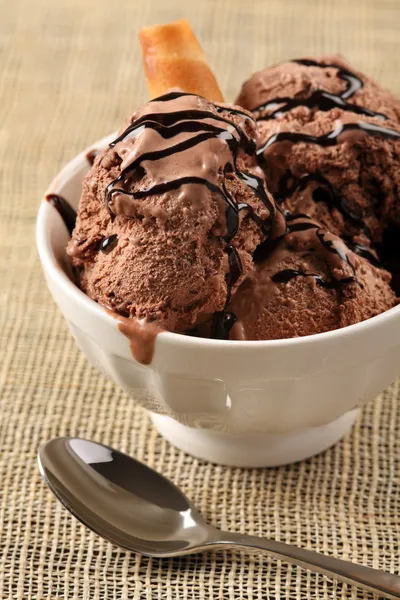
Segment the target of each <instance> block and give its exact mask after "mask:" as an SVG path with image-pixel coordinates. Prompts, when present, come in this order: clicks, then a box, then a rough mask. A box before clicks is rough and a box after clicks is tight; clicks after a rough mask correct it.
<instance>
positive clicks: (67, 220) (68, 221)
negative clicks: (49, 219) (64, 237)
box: [45, 194, 76, 235]
mask: <svg viewBox="0 0 400 600" xmlns="http://www.w3.org/2000/svg"><path fill="white" fill-rule="evenodd" d="M45 199H46V200H47V202H50V204H52V205H53V206H54V208H56V209H57V211H58V213H59V215H60V217H61V218H62V220H63V221H64V224H65V226H66V228H67V229H68V232H69V234H70V235H71V234H72V232H73V230H74V227H75V223H76V211H75V210H74V209H73V208H72V206H71V205H70V203H69V202H68V201H67V200H66V199H65V198H63V197H62V196H60V195H59V194H47V196H46V198H45Z"/></svg>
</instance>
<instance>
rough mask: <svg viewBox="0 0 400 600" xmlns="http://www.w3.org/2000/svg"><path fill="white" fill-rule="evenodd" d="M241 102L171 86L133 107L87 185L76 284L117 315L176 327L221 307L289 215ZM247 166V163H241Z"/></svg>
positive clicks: (223, 328)
mask: <svg viewBox="0 0 400 600" xmlns="http://www.w3.org/2000/svg"><path fill="white" fill-rule="evenodd" d="M254 152H255V123H254V120H253V118H252V116H251V115H250V114H249V113H247V112H246V111H243V110H240V109H239V108H238V107H234V106H229V105H225V104H216V103H211V102H209V101H207V100H205V99H203V98H201V97H199V96H196V95H192V94H185V93H182V92H172V93H169V94H166V95H165V96H162V97H160V98H157V99H155V100H153V101H151V102H149V103H147V104H146V105H144V106H143V107H141V108H140V109H139V110H138V111H137V112H136V113H135V114H134V115H133V117H132V118H131V119H130V120H129V122H128V124H127V126H126V128H125V129H124V131H122V132H121V133H120V134H119V135H118V137H117V139H116V140H115V141H114V142H113V143H112V144H110V147H109V148H107V149H106V150H105V151H104V152H103V153H102V154H100V155H99V156H98V157H97V158H96V159H95V162H94V165H93V167H92V169H91V170H90V171H89V173H88V175H87V177H86V178H85V181H84V184H83V192H82V196H81V200H80V205H79V211H78V218H77V223H76V227H75V230H74V232H73V235H72V239H71V241H70V243H69V246H68V253H69V255H70V256H71V258H72V261H73V263H74V265H75V266H76V267H77V268H78V269H79V273H80V285H81V288H82V289H83V290H84V291H85V292H86V293H87V294H88V295H89V296H90V297H91V298H93V299H94V300H96V301H97V302H99V303H101V304H102V305H104V306H106V307H109V308H110V309H112V310H114V311H116V312H118V313H119V314H121V315H123V316H128V317H135V318H136V319H145V320H147V321H157V322H158V323H160V324H161V325H162V326H163V327H164V328H165V329H168V330H170V331H176V332H184V331H186V330H188V329H191V328H192V327H194V326H195V325H197V324H198V323H201V322H202V321H203V320H207V319H209V318H210V315H215V318H214V321H215V323H214V329H215V331H216V334H215V335H218V336H220V337H228V335H229V327H230V326H229V324H228V323H226V320H225V319H224V309H225V307H226V304H227V302H228V301H229V298H230V295H231V294H232V293H233V292H234V291H235V289H236V288H237V287H238V285H240V283H241V282H242V281H243V280H244V278H245V277H246V276H248V275H249V274H250V272H251V271H252V270H253V269H254V264H253V258H252V254H253V252H254V250H255V248H257V246H259V244H260V243H262V242H264V241H265V240H266V239H269V237H276V236H278V235H281V234H282V232H283V231H284V230H285V219H284V217H283V215H282V213H281V212H280V210H277V209H276V206H275V203H274V201H273V199H272V197H271V195H270V194H269V192H268V191H267V189H266V187H265V182H264V180H263V178H262V176H261V172H260V171H259V169H258V167H257V166H256V164H255V160H254ZM252 163H253V166H252V167H251V166H250V167H249V166H248V165H249V164H252Z"/></svg>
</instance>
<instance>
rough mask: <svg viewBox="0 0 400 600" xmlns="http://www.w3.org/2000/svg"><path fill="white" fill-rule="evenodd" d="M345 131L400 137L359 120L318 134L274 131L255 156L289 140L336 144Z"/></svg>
mask: <svg viewBox="0 0 400 600" xmlns="http://www.w3.org/2000/svg"><path fill="white" fill-rule="evenodd" d="M347 131H361V132H363V133H366V134H368V135H372V136H375V137H379V136H380V137H384V138H386V139H400V133H398V132H397V131H395V130H394V129H389V128H388V127H381V126H380V125H375V124H374V123H365V122H363V121H359V122H358V123H345V124H343V123H342V124H340V125H339V126H338V127H336V129H333V130H332V131H330V132H329V133H326V134H324V135H320V136H315V135H307V134H305V133H293V132H290V131H282V132H280V133H274V134H273V135H271V136H270V137H269V138H268V140H267V141H266V142H265V144H263V145H262V146H261V147H260V148H258V149H257V156H258V157H261V156H262V155H263V154H264V152H265V151H266V150H268V148H270V147H271V146H272V145H273V144H277V143H278V142H291V143H292V144H296V143H298V142H305V143H306V144H318V146H323V147H325V148H326V147H328V146H336V145H337V143H338V141H339V137H340V136H341V135H342V134H343V133H345V132H347Z"/></svg>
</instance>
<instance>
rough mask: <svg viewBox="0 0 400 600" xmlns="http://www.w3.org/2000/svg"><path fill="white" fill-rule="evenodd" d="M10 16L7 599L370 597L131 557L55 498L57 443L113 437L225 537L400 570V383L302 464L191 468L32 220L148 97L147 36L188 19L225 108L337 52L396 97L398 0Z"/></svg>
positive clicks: (4, 223)
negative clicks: (46, 265)
mask: <svg viewBox="0 0 400 600" xmlns="http://www.w3.org/2000/svg"><path fill="white" fill-rule="evenodd" d="M0 11H1V12H0V53H1V54H0V57H1V58H0V60H1V64H0V90H1V91H0V111H1V122H0V171H1V179H0V187H1V194H0V321H1V323H0V384H1V388H0V498H1V503H0V536H1V537H0V600H6V599H11V598H12V599H18V600H22V599H24V600H26V599H35V600H41V599H51V600H54V599H61V598H63V599H79V600H81V599H84V600H87V599H104V600H105V599H107V600H110V599H117V598H118V599H128V598H129V599H131V598H132V599H165V600H172V599H183V598H188V599H193V600H200V599H203V598H204V599H208V598H226V599H242V598H243V599H254V600H255V599H264V598H270V599H273V598H281V599H283V598H290V599H300V598H302V599H303V598H304V599H306V598H307V599H308V598H318V599H321V600H322V599H328V598H356V597H357V598H362V597H363V594H362V593H360V592H358V593H357V592H356V590H355V589H353V588H350V587H348V586H343V585H339V584H338V585H335V584H332V583H330V582H328V581H327V580H326V579H324V578H323V577H316V576H315V575H310V574H307V573H305V572H304V571H301V570H299V569H296V568H290V567H287V566H286V565H285V564H282V565H281V564H277V563H275V562H274V561H269V560H267V559H265V558H264V559H263V560H261V559H259V558H257V557H253V558H248V557H247V556H245V555H243V556H242V555H239V556H235V557H232V556H231V555H230V554H229V553H226V554H219V555H217V556H215V557H212V556H210V555H208V556H197V557H192V558H187V559H182V560H173V561H164V562H161V561H155V560H154V561H152V560H149V559H147V558H142V557H140V556H135V555H133V554H130V553H128V552H125V551H120V550H118V549H117V548H114V547H112V546H111V545H108V544H106V543H105V542H103V541H102V540H100V539H99V538H98V537H97V536H96V535H94V534H91V533H90V532H89V531H88V530H86V529H85V528H84V527H83V526H81V525H80V524H79V523H78V522H77V521H76V520H74V519H73V518H72V517H71V516H70V515H69V514H68V513H67V512H66V511H65V510H64V509H62V508H61V506H60V505H59V504H58V503H57V502H56V501H55V500H54V498H53V497H52V495H51V494H50V493H49V492H48V490H47V489H46V488H45V486H44V484H42V482H41V480H40V476H39V473H38V470H37V467H36V451H37V448H38V446H39V445H40V444H41V443H42V442H44V441H45V440H47V439H49V438H50V437H52V436H56V435H68V434H73V435H79V436H85V437H89V438H93V439H96V440H101V441H103V442H105V443H107V444H112V445H115V446H116V447H117V448H121V449H122V450H124V451H127V452H129V453H131V454H133V455H135V456H137V457H138V458H139V459H142V460H144V461H146V462H148V463H149V464H150V465H152V466H154V467H156V468H157V469H159V470H160V471H162V472H163V473H164V474H165V475H166V476H168V477H171V478H172V479H173V480H174V481H175V482H176V483H178V484H179V485H181V486H182V488H183V489H184V490H185V491H186V492H187V493H188V495H189V496H190V497H191V498H193V500H194V501H195V502H196V503H197V504H198V506H199V507H200V509H201V511H202V513H203V514H204V516H205V517H207V518H208V519H209V520H210V521H211V522H213V523H214V524H216V525H220V526H222V527H227V528H230V529H232V530H236V531H248V532H250V533H256V534H262V535H271V536H274V537H276V538H277V539H281V540H285V541H287V542H293V543H297V544H300V545H301V546H304V547H309V548H313V549H316V550H319V551H321V552H325V553H327V554H332V555H335V556H340V557H344V558H351V559H354V560H355V561H359V562H361V563H364V564H366V565H373V566H375V567H377V568H384V569H387V570H392V571H395V572H400V558H399V550H400V549H399V540H400V475H399V468H400V447H399V442H398V429H399V426H400V408H399V403H398V398H399V394H400V390H399V387H398V385H394V386H393V387H392V388H391V389H390V390H388V391H387V392H386V393H385V394H383V396H382V397H381V398H379V399H378V400H377V401H376V402H374V403H372V404H371V405H370V406H368V407H367V408H365V410H364V411H363V413H362V415H361V418H360V419H359V421H358V423H357V425H356V427H355V429H354V431H353V433H352V434H351V435H350V436H349V437H347V439H345V440H344V441H343V442H342V443H340V444H339V445H338V446H336V448H333V449H332V450H330V451H328V452H326V453H325V454H323V455H321V456H318V457H316V458H314V459H312V460H309V461H306V462H303V463H301V464H298V465H293V466H288V467H283V468H279V469H271V470H263V469H258V470H241V469H228V468H223V467H216V466H212V465H209V464H205V463H202V462H200V461H197V460H194V459H192V458H190V457H188V456H185V455H184V454H182V453H181V452H179V451H177V450H175V449H174V448H172V447H171V446H169V445H168V444H167V443H166V442H164V441H163V440H162V439H160V437H159V436H158V435H157V434H156V433H155V431H154V430H153V428H152V427H151V425H150V423H149V420H148V418H147V416H146V414H145V413H144V412H143V411H142V410H141V409H139V408H136V407H135V405H134V403H133V402H132V401H130V400H128V398H127V397H126V396H125V395H124V394H122V393H121V392H120V391H119V390H118V389H117V388H116V387H115V386H114V385H113V384H112V383H111V382H109V381H106V380H105V379H104V378H103V377H102V376H100V375H99V374H98V373H97V372H96V371H94V369H92V368H91V367H89V366H88V364H87V363H86V361H85V359H84V358H83V356H82V355H81V354H80V353H79V351H78V350H77V348H76V347H75V345H74V343H73V341H72V339H71V337H70V335H69V333H68V331H67V328H66V326H65V323H64V322H63V320H62V318H61V316H60V314H59V313H58V311H57V309H56V307H55V305H54V304H53V302H52V300H51V298H50V296H49V294H48V292H47V290H46V287H45V284H44V280H43V278H42V275H41V271H40V268H39V264H38V259H37V256H36V250H35V243H34V223H35V215H36V211H37V207H38V203H39V201H40V197H41V194H42V192H43V190H45V188H46V187H47V184H48V183H49V181H50V179H51V178H52V177H53V175H54V174H55V173H56V172H57V170H58V169H59V168H60V166H61V165H63V163H65V162H66V161H67V160H68V159H70V158H71V157H72V156H74V154H75V153H76V152H77V151H78V150H80V149H82V148H83V147H85V146H86V145H88V144H89V143H91V142H92V141H94V140H96V139H97V138H99V137H101V136H103V135H105V134H107V133H109V132H110V131H113V130H114V129H116V128H117V126H118V125H119V124H120V123H121V121H122V119H123V118H124V117H125V116H126V115H128V114H129V113H130V112H131V111H132V110H133V108H134V107H135V106H136V105H137V104H138V103H139V102H140V101H142V100H144V99H145V98H146V89H145V84H144V80H143V77H142V72H141V65H140V59H139V49H138V45H137V42H136V38H137V31H138V29H139V28H140V27H141V26H143V25H145V24H151V23H154V22H162V21H168V20H173V19H176V18H179V17H181V16H187V17H188V18H190V20H191V22H192V23H193V26H194V28H195V30H196V32H197V33H198V35H199V37H200V39H201V41H202V43H203V45H204V48H205V50H206V53H207V55H208V57H209V59H210V62H211V64H212V66H213V68H214V69H215V72H216V75H217V77H218V79H219V81H220V84H221V87H222V89H223V91H224V93H225V95H226V98H228V99H231V98H233V97H234V95H235V93H236V92H237V90H238V88H239V85H240V82H241V81H242V79H243V78H244V77H246V75H248V74H249V73H250V72H251V71H252V70H255V69H256V68H261V67H262V66H263V65H265V64H268V63H273V62H276V61H278V60H281V59H283V58H286V57H293V56H296V55H304V54H307V53H322V52H334V51H340V52H342V53H343V54H344V55H345V56H348V58H349V59H350V60H352V61H353V62H354V64H355V65H356V66H357V67H359V68H360V69H365V70H366V71H368V72H369V73H370V74H371V75H373V76H375V77H377V78H379V79H380V80H381V81H382V82H383V83H384V84H386V85H388V86H391V87H392V88H394V89H395V90H397V92H400V72H399V68H398V67H399V62H398V61H399V56H400V36H399V26H400V2H399V0H376V1H373V0H370V1H367V0H340V1H336V0H332V1H328V0H324V1H322V0H320V1H317V0H316V1H312V0H301V1H300V0H286V1H285V0H269V1H261V0H259V1H257V0H254V1H250V0H240V1H237V0H203V1H201V0H197V1H196V2H192V0H186V1H183V0H182V1H181V2H179V1H175V0H174V1H171V0H126V1H122V0H113V1H111V0H96V1H95V0H93V1H92V0H86V1H83V0H34V1H32V0H1V1H0ZM399 370H400V369H399ZM357 594H358V595H357ZM364 597H367V596H366V595H364Z"/></svg>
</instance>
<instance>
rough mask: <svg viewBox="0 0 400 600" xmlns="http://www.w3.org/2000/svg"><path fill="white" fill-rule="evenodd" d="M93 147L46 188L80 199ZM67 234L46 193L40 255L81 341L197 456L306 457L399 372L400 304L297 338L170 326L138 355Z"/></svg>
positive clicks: (240, 459) (245, 461)
mask: <svg viewBox="0 0 400 600" xmlns="http://www.w3.org/2000/svg"><path fill="white" fill-rule="evenodd" d="M112 137H113V136H109V137H108V138H105V139H103V140H101V141H99V142H98V143H97V144H95V145H94V146H92V148H96V149H98V148H102V147H104V146H105V145H106V143H108V142H109V141H110V140H111V139H112ZM88 150H89V149H88ZM88 150H86V151H84V152H82V153H81V154H80V155H78V156H77V157H76V158H74V159H73V160H72V161H71V162H70V163H69V164H68V165H67V166H66V167H65V168H64V169H63V170H62V171H61V172H60V173H59V175H58V176H57V177H56V178H55V179H54V181H53V182H52V184H51V185H50V188H49V189H48V192H47V193H50V192H52V193H58V194H61V195H62V196H63V197H65V198H66V199H67V200H68V201H69V202H70V203H71V204H72V205H73V206H75V207H77V205H78V201H79V196H80V190H81V183H82V179H83V177H84V176H85V174H86V173H87V171H88V169H89V164H88V161H87V159H86V153H87V151H88ZM67 241H68V232H67V231H66V228H65V226H64V224H63V222H62V220H61V217H60V216H59V214H58V213H57V211H56V210H55V208H54V207H53V206H51V205H50V204H49V203H48V202H46V201H43V202H42V204H41V206H40V209H39V215H38V220H37V246H38V250H39V255H40V259H41V262H42V265H43V270H44V273H45V276H46V280H47V283H48V286H49V289H50V291H51V293H52V295H53V298H54V300H55V301H56V303H57V304H58V306H59V308H60V310H61V312H62V313H63V315H64V317H65V319H66V321H67V323H68V326H69V328H70V330H71V332H72V335H73V336H74V338H75V340H76V342H77V344H78V346H79V347H80V348H81V350H82V351H83V352H84V353H85V355H86V356H87V358H88V359H89V361H90V362H91V363H93V364H94V365H96V366H97V367H98V368H99V370H100V371H102V372H103V373H105V374H107V375H109V376H110V377H111V378H112V379H114V381H115V382H116V383H117V384H118V385H119V386H120V387H121V388H122V389H123V390H125V391H126V392H127V393H128V394H129V395H130V396H131V397H132V399H134V400H135V401H137V402H140V403H141V404H142V405H143V406H145V407H146V408H147V409H148V410H149V411H150V413H151V417H152V419H153V422H154V424H155V426H156V427H157V429H158V430H159V431H160V433H161V434H162V435H164V436H165V437H166V438H167V439H168V440H169V441H171V442H172V443H173V444H175V445H176V446H178V447H179V448H182V449H183V450H185V451H187V452H189V453H191V454H193V455H195V456H198V457H201V458H204V459H207V460H210V461H214V462H218V463H223V464H227V465H236V466H272V465H278V464H284V463H287V462H293V461H297V460H301V459H304V458H307V457H309V456H311V455H313V454H316V453H317V452H320V451H322V450H325V449H326V448H328V447H329V446H331V445H332V444H334V443H335V442H337V441H338V440H339V439H340V438H341V437H342V436H343V435H344V434H345V433H346V432H347V431H348V430H349V429H350V427H351V426H352V424H353V422H354V419H355V417H356V414H357V409H358V407H360V406H361V405H362V404H363V403H364V402H366V401H368V400H371V399H372V398H374V397H375V396H376V395H377V394H378V393H380V392H381V391H382V390H384V389H385V387H387V386H388V385H389V384H390V383H391V382H392V381H393V379H394V378H395V377H396V376H397V374H398V372H399V370H400V369H399V362H400V307H395V308H393V309H391V310H389V311H387V312H386V313H383V314H382V315H379V316H377V317H374V318H373V319H370V320H368V321H364V322H363V323H359V324H357V325H352V326H351V327H346V328H344V329H341V330H337V331H332V332H328V333H322V334H318V335H312V336H309V337H302V338H295V339H289V340H275V341H260V342H240V341H219V340H210V339H199V338H194V337H188V336H184V335H178V334H174V333H166V332H165V333H161V334H160V335H158V336H157V340H156V346H155V353H154V357H153V360H152V362H151V364H150V365H148V366H144V365H142V364H139V363H137V362H136V361H135V360H134V359H133V358H132V355H131V352H130V348H129V341H128V339H127V338H126V337H125V336H124V335H123V334H122V333H121V332H120V331H119V329H118V325H117V322H116V321H115V319H113V318H112V317H111V316H110V315H109V314H107V313H106V312H105V310H104V309H103V308H102V307H101V306H100V305H98V304H96V302H94V301H93V300H91V299H90V298H88V297H87V296H86V295H85V294H84V293H83V292H81V291H80V290H79V289H78V287H76V285H74V283H72V281H71V279H70V278H69V276H68V270H69V266H68V258H67V256H66V253H65V246H66V244H67Z"/></svg>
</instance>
